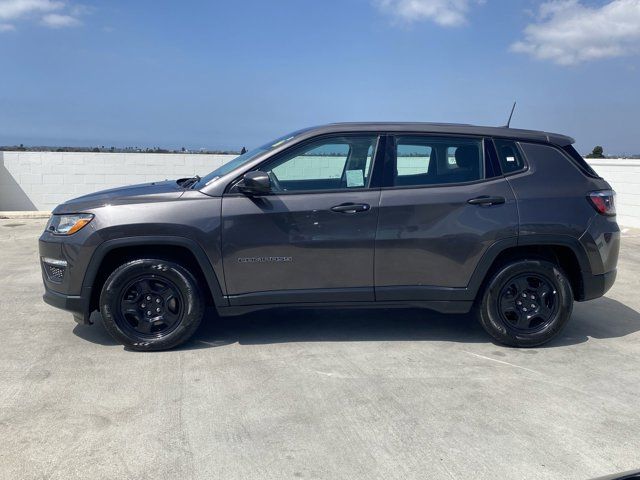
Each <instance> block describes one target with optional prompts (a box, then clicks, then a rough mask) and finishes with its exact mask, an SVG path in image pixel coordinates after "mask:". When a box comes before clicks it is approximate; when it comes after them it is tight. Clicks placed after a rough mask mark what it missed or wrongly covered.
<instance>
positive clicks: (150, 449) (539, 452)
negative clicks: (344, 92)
mask: <svg viewBox="0 0 640 480" xmlns="http://www.w3.org/2000/svg"><path fill="white" fill-rule="evenodd" d="M44 222H45V221H44V220H33V219H27V220H18V219H10V220H0V272H2V274H3V278H4V281H3V289H2V294H1V295H0V338H1V339H2V343H1V344H0V479H3V480H4V479H17V478H21V479H30V478H37V479H40V478H42V479H45V478H46V479H65V480H68V479H72V478H88V479H89V478H90V479H115V478H117V479H129V478H130V479H136V480H140V479H163V478H165V479H169V478H171V479H173V478H175V479H192V478H207V479H243V480H244V479H261V480H262V479H283V478H307V479H312V478H323V479H332V480H333V479H367V480H370V479H378V478H379V479H385V480H389V479H403V480H404V479H414V478H415V479H425V478H429V479H452V478H454V479H457V478H460V479H469V478H473V479H560V478H562V479H586V478H591V477H595V476H599V475H605V474H607V473H613V472H616V471H623V470H630V469H632V468H638V467H640V314H639V313H638V311H639V309H640V295H638V293H637V292H638V289H639V288H640V233H638V232H628V233H627V234H625V236H624V239H623V247H622V252H621V261H620V265H619V266H620V269H619V276H618V281H617V283H616V285H615V287H614V288H613V289H612V290H611V292H610V293H609V294H608V295H607V296H606V297H605V298H602V299H599V300H595V301H592V302H588V303H583V304H576V306H575V310H574V315H573V319H572V320H571V322H570V324H569V325H568V327H567V328H566V329H565V330H564V332H563V333H562V334H561V336H560V337H559V338H557V339H556V340H555V341H553V342H552V343H551V344H550V345H548V346H546V347H544V348H537V349H532V350H517V349H510V348H505V347H502V346H498V345H496V344H494V343H492V342H491V341H490V340H489V338H488V337H487V335H485V333H484V332H483V330H482V329H481V328H480V327H479V326H478V325H477V324H476V323H475V322H474V320H473V319H472V318H471V317H469V316H464V317H460V316H455V317H446V316H443V315H437V314H432V313H428V312H424V311H417V310H394V311H349V310H347V311H337V310H325V311H298V312H276V313H274V312H271V313H260V314H251V315H248V316H246V317H239V318H236V319H230V320H224V321H220V320H218V321H210V322H208V323H206V324H205V325H204V326H203V328H202V329H201V330H200V331H199V333H198V334H197V335H196V338H195V339H194V340H193V341H191V342H190V343H189V344H188V345H186V346H185V347H184V348H182V349H179V350H176V351H170V352H161V353H135V352H131V351H127V350H125V349H124V348H123V347H121V346H120V345H118V344H116V343H115V342H114V341H113V340H112V339H111V338H110V337H109V336H108V334H107V333H106V332H105V330H104V328H103V327H102V325H101V324H100V323H98V324H96V325H94V326H92V327H88V326H77V325H76V324H75V323H74V322H73V320H72V318H71V315H69V314H67V313H65V312H62V311H59V310H56V309H53V308H51V307H49V306H47V305H45V304H44V303H43V302H42V301H41V294H42V285H41V278H40V270H39V266H38V256H37V242H36V240H37V237H38V235H39V233H40V231H41V230H42V229H43V227H44ZM98 317H99V316H98Z"/></svg>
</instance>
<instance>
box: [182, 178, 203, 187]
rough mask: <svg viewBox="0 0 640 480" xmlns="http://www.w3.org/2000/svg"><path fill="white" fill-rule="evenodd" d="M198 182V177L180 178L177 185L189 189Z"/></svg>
mask: <svg viewBox="0 0 640 480" xmlns="http://www.w3.org/2000/svg"><path fill="white" fill-rule="evenodd" d="M200 180H201V178H200V175H196V176H194V177H191V178H181V179H180V180H178V185H180V186H181V187H182V188H185V189H186V188H191V187H193V186H194V185H195V184H196V183H198V182H199V181H200Z"/></svg>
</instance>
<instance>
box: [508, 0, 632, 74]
mask: <svg viewBox="0 0 640 480" xmlns="http://www.w3.org/2000/svg"><path fill="white" fill-rule="evenodd" d="M511 50H512V51H514V52H520V53H527V54H529V55H532V56H533V57H535V58H538V59H541V60H550V61H552V62H555V63H557V64H559V65H576V64H578V63H582V62H586V61H589V60H597V59H601V58H607V57H619V56H624V55H630V54H634V53H638V52H640V0H613V1H610V2H608V3H607V4H605V5H602V6H600V7H589V6H586V5H583V4H582V2H581V1H580V0H552V1H547V2H545V3H543V4H542V5H540V9H539V11H538V18H537V22H536V23H532V24H530V25H528V26H527V27H526V28H525V29H524V38H523V39H522V40H520V41H518V42H516V43H514V44H512V45H511Z"/></svg>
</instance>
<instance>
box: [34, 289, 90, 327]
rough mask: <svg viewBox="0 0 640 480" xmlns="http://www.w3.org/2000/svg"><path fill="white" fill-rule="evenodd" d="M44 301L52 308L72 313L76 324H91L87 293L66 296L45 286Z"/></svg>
mask: <svg viewBox="0 0 640 480" xmlns="http://www.w3.org/2000/svg"><path fill="white" fill-rule="evenodd" d="M42 299H43V300H44V301H45V303H47V304H49V305H51V306H52V307H56V308H60V309H62V310H66V311H68V312H71V313H72V314H73V319H74V320H75V321H76V322H78V323H80V324H83V325H90V324H91V321H90V320H89V313H90V312H89V296H88V294H87V292H85V295H65V294H63V293H58V292H54V291H53V290H50V289H49V288H47V287H46V286H45V292H44V295H43V296H42Z"/></svg>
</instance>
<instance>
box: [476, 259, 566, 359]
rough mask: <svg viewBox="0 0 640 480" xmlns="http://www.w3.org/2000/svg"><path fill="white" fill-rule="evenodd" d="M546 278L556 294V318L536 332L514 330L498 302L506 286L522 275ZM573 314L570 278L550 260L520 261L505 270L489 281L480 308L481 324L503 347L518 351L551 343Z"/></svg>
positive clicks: (507, 266)
mask: <svg viewBox="0 0 640 480" xmlns="http://www.w3.org/2000/svg"><path fill="white" fill-rule="evenodd" d="M526 273H530V274H535V275H540V276H543V277H545V278H546V279H547V280H548V281H549V282H550V283H551V285H552V286H553V288H554V289H555V290H556V295H557V297H556V301H557V302H558V307H557V309H556V312H555V313H554V315H553V318H552V319H551V321H550V322H548V323H547V324H546V325H545V326H544V327H542V328H541V329H539V330H536V331H533V332H526V333H525V332H521V331H518V330H516V329H514V328H513V327H511V326H510V325H509V324H508V323H507V322H506V321H505V320H503V318H502V315H501V313H500V311H499V306H498V300H499V296H500V292H501V291H502V288H503V287H504V286H505V283H506V282H507V281H508V280H509V279H511V278H513V277H515V276H517V275H521V274H526ZM572 310H573V292H572V290H571V284H570V283H569V281H568V279H567V276H566V274H565V273H564V272H563V271H562V269H561V268H559V267H558V266H557V265H555V264H553V263H551V262H549V261H546V260H537V259H530V260H519V261H516V262H512V263H510V264H508V265H506V266H504V267H502V268H501V269H499V270H498V271H497V272H496V273H495V275H493V277H492V278H491V279H490V280H489V283H488V284H487V287H486V289H485V292H484V295H483V297H482V301H481V304H480V306H479V313H480V323H481V324H482V326H483V327H484V328H485V330H486V331H487V332H488V333H489V334H490V335H491V336H493V337H494V338H495V339H496V340H498V341H499V342H501V343H505V344H507V345H511V346H517V347H535V346H538V345H541V344H543V343H546V342H548V341H549V340H551V339H552V338H553V337H555V336H556V335H557V334H558V333H559V332H560V330H562V328H563V327H564V326H565V325H566V323H567V321H568V320H569V318H570V316H571V312H572Z"/></svg>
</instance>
